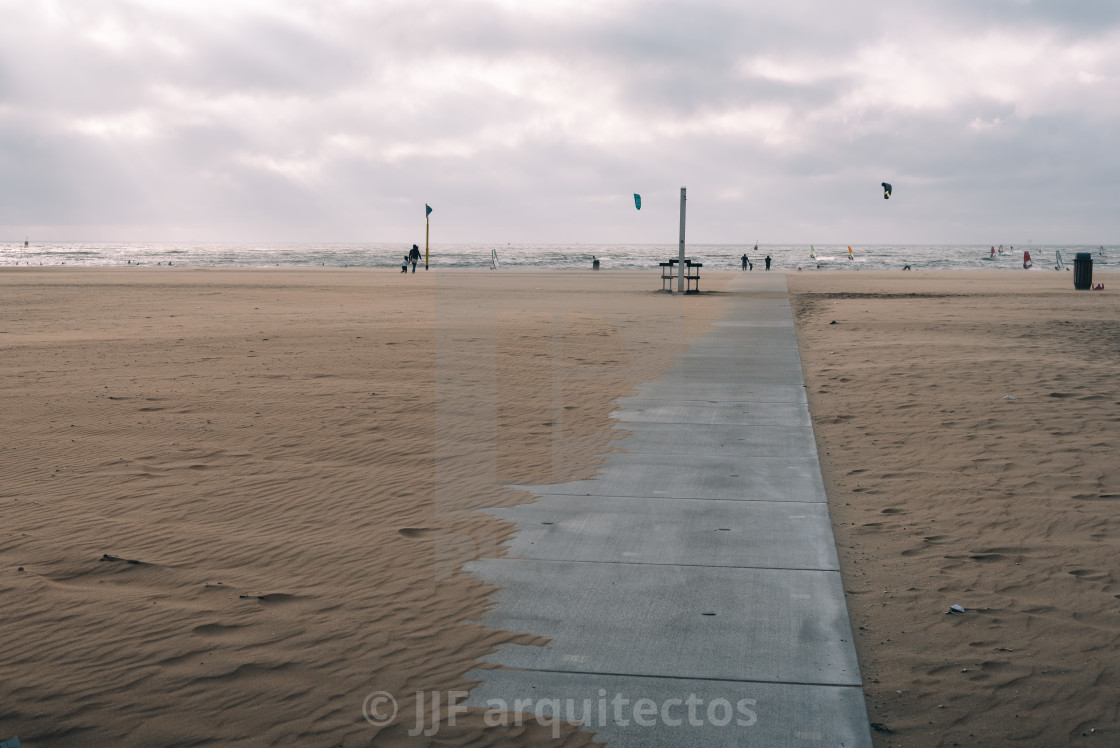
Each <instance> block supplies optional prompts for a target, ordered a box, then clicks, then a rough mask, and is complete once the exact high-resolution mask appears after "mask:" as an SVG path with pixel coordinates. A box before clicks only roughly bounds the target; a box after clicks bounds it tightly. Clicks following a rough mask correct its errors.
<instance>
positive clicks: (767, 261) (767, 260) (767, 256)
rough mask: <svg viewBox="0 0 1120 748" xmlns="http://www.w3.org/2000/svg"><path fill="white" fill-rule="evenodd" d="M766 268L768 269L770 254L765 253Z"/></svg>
mask: <svg viewBox="0 0 1120 748" xmlns="http://www.w3.org/2000/svg"><path fill="white" fill-rule="evenodd" d="M766 269H767V270H769V269H770V255H766Z"/></svg>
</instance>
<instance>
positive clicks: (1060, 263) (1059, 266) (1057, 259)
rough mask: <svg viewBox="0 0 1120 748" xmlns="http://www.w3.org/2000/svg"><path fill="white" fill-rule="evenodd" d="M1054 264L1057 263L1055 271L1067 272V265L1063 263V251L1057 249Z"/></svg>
mask: <svg viewBox="0 0 1120 748" xmlns="http://www.w3.org/2000/svg"><path fill="white" fill-rule="evenodd" d="M1054 263H1055V264H1054V269H1055V270H1065V269H1066V264H1065V262H1063V261H1062V250H1060V249H1055V250H1054Z"/></svg>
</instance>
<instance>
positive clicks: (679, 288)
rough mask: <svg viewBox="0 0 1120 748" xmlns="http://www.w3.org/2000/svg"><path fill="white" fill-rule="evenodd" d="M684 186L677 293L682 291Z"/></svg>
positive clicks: (683, 190)
mask: <svg viewBox="0 0 1120 748" xmlns="http://www.w3.org/2000/svg"><path fill="white" fill-rule="evenodd" d="M684 193H685V188H684V187H681V244H680V251H679V252H678V253H677V268H678V269H679V270H678V274H677V293H684V201H685V195H684Z"/></svg>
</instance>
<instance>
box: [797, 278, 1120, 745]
mask: <svg viewBox="0 0 1120 748" xmlns="http://www.w3.org/2000/svg"><path fill="white" fill-rule="evenodd" d="M1071 276H1072V273H1068V272H1066V273H1056V272H1053V271H1050V272H981V273H973V272H969V273H964V272H952V273H924V272H923V273H918V272H911V273H906V272H881V273H874V272H860V273H853V272H846V273H845V272H838V273H791V274H790V275H789V276H788V278H789V286H790V289H791V291H792V292H793V295H792V300H793V303H794V309H795V313H796V316H797V325H798V340H799V345H800V348H801V356H802V363H803V366H804V370H805V376H806V382H807V386H808V391H809V402H810V409H811V411H812V415H813V424H814V428H815V429H816V433H817V441H818V445H819V447H820V452H821V458H822V466H823V468H824V472H825V478H826V484H827V487H828V495H829V502H830V505H831V511H832V519H833V522H834V524H835V527H836V540H837V546H838V548H839V551H840V557H841V566H842V571H843V576H844V585H845V588H846V590H847V593H848V607H849V611H850V613H851V617H852V626H853V628H854V629H855V633H856V644H857V648H858V651H859V656H860V666H861V668H862V673H863V678H864V683H865V686H866V691H867V694H868V702H867V703H868V711H869V716H870V719H871V721H872V722H873V723H876V724H877V725H878V727H877V729H876V730H875V732H874V733H873V734H874V737H875V741H876V745H877V746H907V747H910V746H952V745H961V746H1002V745H1023V746H1065V745H1078V746H1080V745H1085V746H1116V745H1120V600H1118V599H1117V598H1118V597H1120V583H1118V582H1120V570H1118V569H1117V552H1118V551H1120V409H1118V406H1120V295H1118V294H1117V292H1116V289H1117V288H1118V287H1120V276H1118V275H1117V274H1102V273H1100V272H1098V273H1096V274H1095V278H1094V280H1095V281H1097V282H1104V284H1105V287H1106V290H1105V291H1103V292H1100V291H1095V292H1094V291H1075V290H1074V289H1073V281H1072V278H1071ZM833 320H835V321H836V324H835V325H833V324H831V322H832V321H833ZM1005 395H1011V396H1012V397H1014V398H1016V399H1015V400H1006V399H1004V396H1005ZM953 604H959V605H962V606H964V607H965V608H967V609H968V610H967V612H966V613H964V614H956V615H946V611H947V610H948V609H949V606H950V605H953Z"/></svg>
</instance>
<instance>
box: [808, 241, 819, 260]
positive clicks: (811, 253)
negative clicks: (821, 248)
mask: <svg viewBox="0 0 1120 748" xmlns="http://www.w3.org/2000/svg"><path fill="white" fill-rule="evenodd" d="M809 259H811V260H815V259H817V248H816V247H814V246H813V245H812V244H810V245H809Z"/></svg>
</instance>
